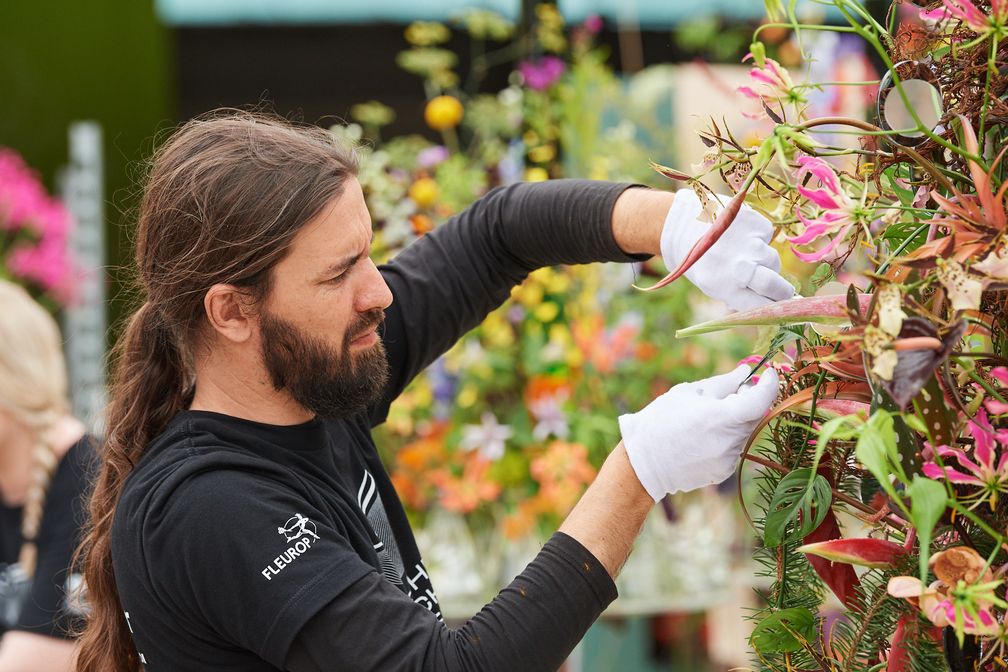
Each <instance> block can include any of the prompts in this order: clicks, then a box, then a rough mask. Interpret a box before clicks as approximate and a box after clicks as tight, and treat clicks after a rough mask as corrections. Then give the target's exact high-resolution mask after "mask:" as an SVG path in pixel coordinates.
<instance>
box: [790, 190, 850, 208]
mask: <svg viewBox="0 0 1008 672" xmlns="http://www.w3.org/2000/svg"><path fill="white" fill-rule="evenodd" d="M798 193H799V194H801V195H802V196H804V197H805V198H807V199H809V200H810V201H812V202H813V203H815V204H816V205H818V206H819V207H820V208H823V209H824V210H839V209H840V208H842V207H843V205H844V204H843V202H842V201H841V200H840V199H839V198H838V195H837V193H836V192H830V191H826V190H825V189H806V188H805V187H798Z"/></svg>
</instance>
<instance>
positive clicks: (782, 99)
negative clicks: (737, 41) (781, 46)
mask: <svg viewBox="0 0 1008 672" xmlns="http://www.w3.org/2000/svg"><path fill="white" fill-rule="evenodd" d="M751 57H752V54H748V55H747V56H746V57H745V58H744V59H742V60H748V59H749V58H751ZM763 60H764V64H763V67H753V69H752V70H750V71H749V78H750V79H751V80H752V82H753V86H751V87H750V86H740V87H739V88H738V92H739V93H741V94H742V95H743V96H745V97H746V98H751V99H752V100H755V101H758V102H759V106H758V107H759V112H758V113H756V114H753V113H747V112H743V114H745V116H747V117H749V118H752V119H758V118H762V117H765V116H767V115H766V112H765V111H764V110H763V105H764V104H766V105H769V104H770V103H777V104H780V103H794V104H801V103H804V102H805V98H803V97H802V95H801V93H800V92H799V90H798V89H796V88H795V86H794V83H793V82H792V81H791V75H790V74H788V71H787V69H786V68H784V67H783V66H782V65H781V64H780V63H778V62H777V61H775V60H773V59H772V58H766V59H763ZM754 87H755V88H754Z"/></svg>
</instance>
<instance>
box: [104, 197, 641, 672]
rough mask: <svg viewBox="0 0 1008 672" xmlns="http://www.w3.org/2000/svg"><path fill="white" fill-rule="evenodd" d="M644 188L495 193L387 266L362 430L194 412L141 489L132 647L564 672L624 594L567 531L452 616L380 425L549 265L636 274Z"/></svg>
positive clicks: (293, 665) (273, 662) (233, 656)
mask: <svg viewBox="0 0 1008 672" xmlns="http://www.w3.org/2000/svg"><path fill="white" fill-rule="evenodd" d="M626 187H627V185H619V184H608V183H597V182H586V181H573V180H570V181H567V180H563V181H555V182H548V183H539V184H519V185H513V186H510V187H506V188H501V189H497V190H494V191H493V192H491V193H489V194H488V195H487V196H485V197H484V198H482V199H481V200H479V201H478V202H477V203H475V204H474V205H473V206H472V207H470V208H469V209H468V210H466V211H465V212H463V213H461V214H460V215H458V216H457V217H455V218H453V219H452V220H451V221H449V222H448V223H446V224H445V225H443V226H442V227H439V228H438V229H437V230H435V231H433V232H432V233H430V234H428V235H427V236H424V237H423V238H421V239H420V240H418V241H416V242H415V243H414V244H413V245H411V246H409V247H408V248H407V249H405V250H404V251H403V252H402V253H400V254H399V255H397V256H396V258H395V259H394V260H393V261H392V262H391V263H390V264H388V265H386V266H383V267H382V268H381V269H380V270H381V272H382V274H383V276H384V278H385V280H386V282H387V283H388V285H389V287H390V289H391V290H392V293H393V296H394V302H393V304H392V305H391V307H390V308H389V309H388V310H387V311H386V319H385V323H384V328H383V332H382V338H383V340H384V342H385V346H386V351H387V352H388V358H389V364H390V370H391V374H392V375H391V378H390V382H389V385H388V388H387V389H386V390H385V392H384V394H383V395H382V398H381V399H380V400H379V402H378V403H376V404H375V405H374V406H373V407H372V408H370V409H368V411H367V412H366V413H364V414H362V415H360V416H358V417H355V418H351V419H348V420H341V421H326V420H321V419H316V420H313V421H311V422H308V423H304V424H301V425H295V426H285V427H278V426H273V425H265V424H261V423H256V422H252V421H248V420H241V419H237V418H232V417H229V416H225V415H220V414H216V413H210V412H198V411H186V412H183V413H180V414H179V415H178V416H177V417H176V418H175V419H174V420H173V421H172V422H171V423H170V425H169V427H168V428H167V429H166V430H165V432H164V433H163V434H162V435H161V436H159V437H158V438H157V439H155V441H154V442H153V443H152V445H151V446H150V447H149V448H148V450H147V452H146V453H145V455H144V457H143V458H142V459H141V461H140V462H139V463H138V465H137V467H136V469H135V470H134V471H133V473H132V474H131V475H130V477H129V479H128V481H127V483H126V487H125V489H124V492H123V495H122V498H121V500H120V502H119V505H118V507H117V510H116V518H115V523H114V525H113V533H112V546H113V564H114V569H115V575H116V582H117V586H118V588H119V593H120V599H121V602H122V606H123V609H124V611H125V612H126V618H127V620H128V623H129V625H130V629H131V631H132V632H133V637H134V641H135V643H136V645H137V648H138V650H139V651H140V653H141V655H142V656H143V660H144V662H145V663H146V665H147V669H148V670H149V671H150V672H157V671H159V670H172V671H176V670H210V669H213V670H236V671H237V670H243V671H257V670H277V669H287V670H291V671H292V672H309V671H316V670H317V671H322V670H325V671H327V672H328V671H330V670H361V671H364V670H378V669H381V670H488V671H491V670H509V671H510V670H516V669H520V670H552V669H556V667H557V666H558V665H559V664H560V663H561V662H562V661H563V659H564V658H565V657H566V655H567V654H568V653H569V652H570V650H571V649H572V648H573V647H574V646H575V645H576V643H577V641H578V640H579V639H580V638H581V636H582V635H583V634H584V632H585V630H587V628H588V627H589V626H590V624H591V623H592V622H593V621H594V620H595V618H597V616H598V614H599V613H601V611H602V610H603V609H604V608H605V606H607V605H608V604H609V602H611V601H612V600H613V599H614V598H615V587H614V585H613V583H612V580H611V579H610V578H609V576H608V575H607V574H606V572H605V569H604V568H603V567H602V566H601V565H600V564H599V563H598V561H597V560H596V559H595V558H594V557H593V556H592V555H591V554H590V553H589V552H588V551H587V550H585V549H584V548H583V547H582V546H581V545H580V544H578V543H577V542H576V541H575V540H573V539H571V538H570V537H567V536H565V535H562V534H559V533H558V534H557V535H554V537H553V538H552V539H550V541H549V542H548V543H547V544H546V546H545V547H544V548H543V550H542V551H541V552H540V554H539V555H538V556H537V557H536V559H535V560H534V561H533V562H532V563H531V564H530V565H529V567H528V568H527V569H526V570H525V571H524V572H523V573H522V574H521V575H520V576H519V577H518V578H516V579H515V581H514V582H513V583H512V584H511V585H510V586H508V587H507V588H505V589H504V591H502V592H501V594H500V595H499V596H498V597H497V598H496V599H495V600H494V601H492V602H491V603H490V604H489V605H487V606H486V607H485V608H484V609H483V610H482V611H481V612H480V613H479V614H477V615H476V616H475V617H473V618H472V619H470V620H469V622H467V623H466V624H465V625H464V626H462V627H461V628H459V629H457V630H451V629H449V628H447V627H446V626H445V625H444V624H443V622H442V621H441V619H440V607H439V605H438V602H437V597H436V595H435V593H434V590H433V586H432V585H431V583H430V578H429V576H428V575H427V572H426V569H425V568H424V566H423V562H422V560H421V558H420V553H419V550H418V549H417V546H416V542H415V540H414V538H413V534H412V531H411V530H410V527H409V523H408V521H407V519H406V515H405V512H404V511H403V508H402V505H401V504H400V502H399V499H398V497H397V496H396V494H395V490H394V489H393V487H392V484H391V481H390V480H389V478H388V475H387V474H386V472H385V470H384V469H383V467H382V465H381V463H380V461H379V459H378V454H377V451H376V449H375V446H374V442H373V440H372V439H371V435H370V428H371V427H372V426H374V425H376V424H379V423H380V422H382V421H383V420H384V418H385V416H386V414H387V412H388V406H389V404H390V403H391V402H392V400H394V399H395V398H396V397H397V396H398V395H399V394H400V393H401V392H402V390H403V388H404V387H405V386H406V385H407V384H408V383H409V381H410V380H412V378H413V377H414V376H415V375H416V374H417V373H419V372H420V371H422V370H423V369H424V367H426V366H427V365H428V364H429V363H430V362H431V361H433V360H434V359H435V358H436V357H437V356H439V355H440V354H441V353H443V352H444V351H445V350H447V349H448V348H449V347H450V346H451V345H452V344H453V343H454V342H455V341H456V340H457V339H458V338H459V337H460V336H461V335H462V334H464V333H465V332H466V331H468V330H469V329H471V328H472V327H474V326H475V325H477V324H478V323H479V322H480V321H481V320H482V319H483V318H484V317H485V315H486V314H487V313H488V312H489V311H491V310H493V309H494V308H496V307H497V306H498V305H500V304H501V303H502V302H503V301H504V300H505V299H506V298H507V296H508V294H509V292H510V290H511V288H512V287H513V286H514V285H515V284H517V283H518V282H520V281H521V280H522V279H524V277H525V276H526V275H527V274H528V273H529V272H530V271H532V270H534V269H536V268H539V267H541V266H544V265H551V264H557V263H583V262H590V261H607V260H612V261H629V260H631V259H632V258H631V257H628V256H626V255H625V254H623V253H622V252H621V251H620V250H619V248H618V247H617V245H616V243H615V241H614V240H613V236H612V229H611V216H612V208H613V204H614V203H615V201H616V199H617V197H618V196H619V194H620V193H622V191H623V190H624V189H625V188H626Z"/></svg>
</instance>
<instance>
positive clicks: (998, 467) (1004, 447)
mask: <svg viewBox="0 0 1008 672" xmlns="http://www.w3.org/2000/svg"><path fill="white" fill-rule="evenodd" d="M966 432H967V433H968V434H969V435H970V436H972V437H973V441H974V446H973V459H971V458H970V457H969V456H968V455H967V454H966V451H964V450H962V449H960V448H949V447H948V446H938V447H936V448H932V452H933V453H936V454H937V455H939V456H940V457H941V458H942V460H943V461H944V460H945V459H946V458H949V459H951V458H955V459H956V461H957V462H959V466H960V467H962V469H963V470H964V471H959V470H957V469H953V468H952V467H950V466H939V465H938V464H937V463H936V462H935V461H934V460H928V461H927V462H925V463H924V465H923V467H922V471H923V472H924V475H925V476H927V477H928V478H933V479H941V478H944V479H945V480H947V481H949V482H950V483H954V484H959V485H965V486H973V487H976V488H980V491H979V492H978V493H976V495H974V497H973V499H975V500H976V501H975V502H973V504H972V506H971V507H970V508H974V507H975V506H977V505H978V504H979V503H980V502H982V501H984V500H985V499H986V500H987V501H988V502H989V503H990V507H991V510H992V511H993V510H994V507H995V506H996V505H997V498H998V494H1000V493H1002V492H1008V429H998V430H995V429H994V427H993V426H992V425H991V423H990V420H988V418H987V411H985V410H984V409H983V408H981V409H979V410H978V411H977V414H976V416H975V417H974V418H973V419H972V420H970V421H969V422H967V423H966ZM996 446H1000V450H998V451H995V447H996ZM998 453H1000V456H999V455H998Z"/></svg>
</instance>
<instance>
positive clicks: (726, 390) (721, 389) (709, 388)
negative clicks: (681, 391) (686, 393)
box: [694, 365, 751, 399]
mask: <svg viewBox="0 0 1008 672" xmlns="http://www.w3.org/2000/svg"><path fill="white" fill-rule="evenodd" d="M750 370H751V369H750V368H749V367H748V366H745V365H742V366H739V367H737V368H736V369H735V370H733V371H729V372H728V373H722V374H721V375H720V376H712V377H710V378H705V379H703V380H698V381H696V382H695V383H694V385H695V386H696V388H695V389H696V390H697V391H698V392H699V393H700V394H701V395H703V396H705V397H711V398H712V399H724V398H725V397H727V396H728V395H730V394H735V391H736V390H738V386H739V385H741V384H742V381H744V380H745V379H746V378H747V377H748V376H749V371H750Z"/></svg>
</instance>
